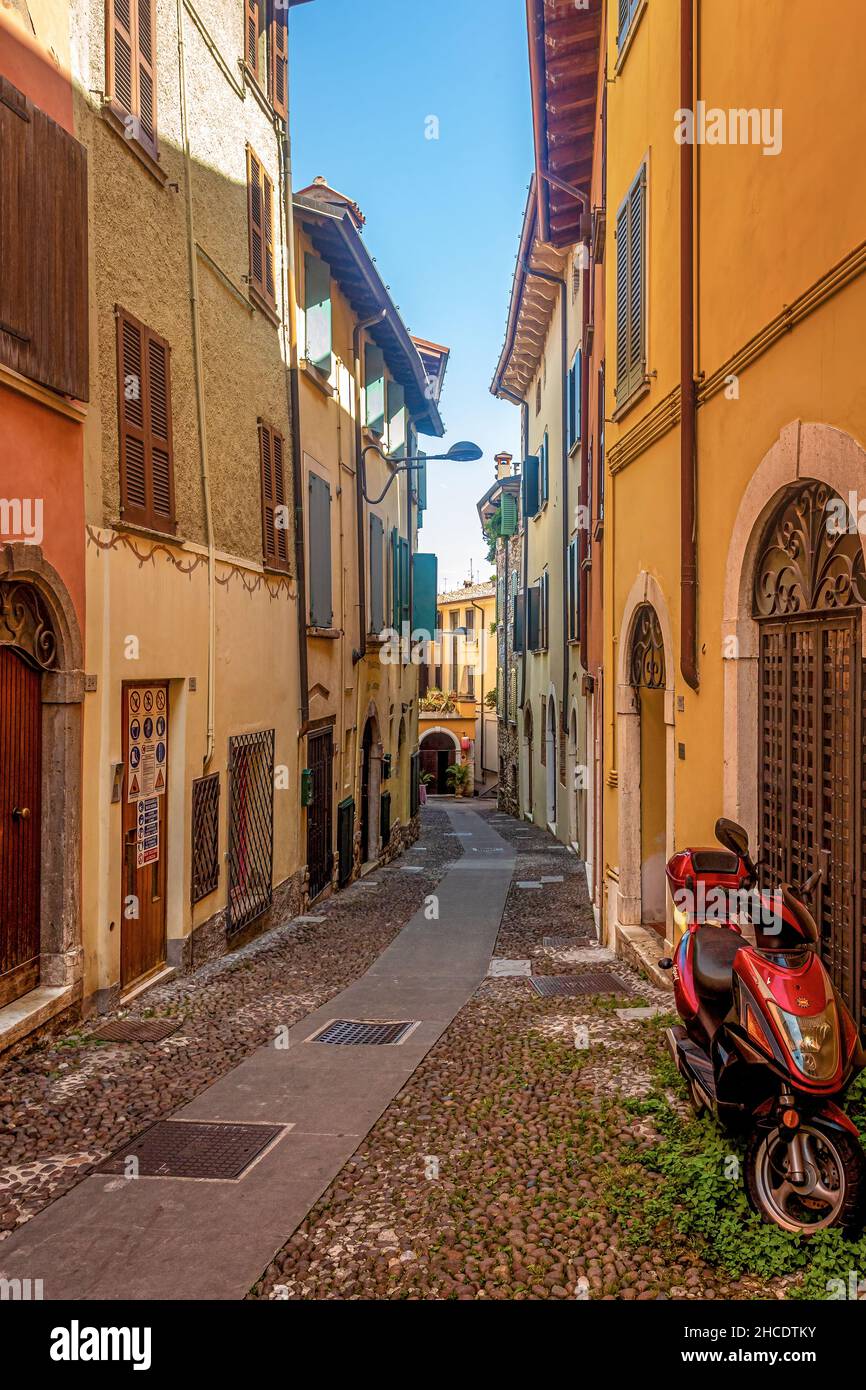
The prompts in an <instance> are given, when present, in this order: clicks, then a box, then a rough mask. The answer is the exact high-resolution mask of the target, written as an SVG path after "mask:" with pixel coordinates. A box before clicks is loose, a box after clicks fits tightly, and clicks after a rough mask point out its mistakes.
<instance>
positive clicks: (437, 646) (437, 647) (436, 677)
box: [433, 608, 442, 690]
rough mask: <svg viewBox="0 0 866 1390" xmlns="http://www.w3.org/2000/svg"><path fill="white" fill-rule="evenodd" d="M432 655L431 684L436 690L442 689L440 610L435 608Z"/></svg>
mask: <svg viewBox="0 0 866 1390" xmlns="http://www.w3.org/2000/svg"><path fill="white" fill-rule="evenodd" d="M433 656H434V658H435V665H434V667H433V685H434V688H435V689H436V690H441V689H442V611H441V609H438V608H437V610H436V637H435V640H434V642H433Z"/></svg>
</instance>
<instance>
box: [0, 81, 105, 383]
mask: <svg viewBox="0 0 866 1390" xmlns="http://www.w3.org/2000/svg"><path fill="white" fill-rule="evenodd" d="M0 362H3V363H4V364H5V365H6V366H8V367H11V368H12V369H13V371H16V372H20V373H21V375H22V376H26V377H29V378H30V379H31V380H32V381H38V382H40V383H41V384H42V385H43V386H48V387H50V388H51V389H52V390H54V391H59V392H61V393H62V394H64V395H67V396H74V397H76V398H77V399H78V400H84V401H86V400H88V399H89V394H90V389H89V384H88V383H89V361H88V295H87V152H86V150H85V149H84V146H83V145H80V144H79V143H78V141H77V140H75V139H73V137H72V136H71V135H69V134H68V133H67V132H66V131H65V130H63V129H62V127H61V126H59V125H57V124H56V123H55V122H54V121H52V120H51V119H50V118H49V117H48V116H46V115H45V113H44V111H40V109H39V108H38V107H37V106H34V105H33V103H32V102H31V101H29V100H28V99H27V98H26V97H25V96H24V94H23V93H22V92H19V91H18V89H17V88H16V87H14V86H13V85H12V83H11V82H9V81H8V80H7V79H6V78H4V77H0Z"/></svg>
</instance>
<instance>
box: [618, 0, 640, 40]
mask: <svg viewBox="0 0 866 1390" xmlns="http://www.w3.org/2000/svg"><path fill="white" fill-rule="evenodd" d="M640 3H641V0H619V20H618V23H617V31H616V46H617V48H622V46H623V44H624V42H625V39H626V35H627V34H628V31H629V29H630V28H631V22H632V20H633V19H634V17H635V15H636V14H637V11H638V8H639V6H640Z"/></svg>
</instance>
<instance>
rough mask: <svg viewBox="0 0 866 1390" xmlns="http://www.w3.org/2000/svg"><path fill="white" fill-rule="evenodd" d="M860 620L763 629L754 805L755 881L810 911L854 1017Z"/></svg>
mask: <svg viewBox="0 0 866 1390" xmlns="http://www.w3.org/2000/svg"><path fill="white" fill-rule="evenodd" d="M860 622H861V619H860V613H859V611H857V612H852V613H848V614H840V615H839V616H838V617H832V618H831V617H825V616H822V617H814V618H798V619H792V620H789V621H787V622H768V623H763V624H762V625H761V646H760V735H759V736H760V746H759V778H760V781H759V788H758V790H759V799H760V825H761V844H762V850H763V864H762V876H763V880H764V883H765V885H766V886H767V887H768V888H773V887H775V886H776V885H777V884H778V883H779V882H787V883H791V884H792V886H793V888H794V890H795V892H796V890H797V888H798V887H799V885H800V884H802V883H803V882H804V881H805V880H806V879H807V878H808V877H809V876H810V874H812V873H813V872H814V871H815V870H816V869H821V870H822V872H823V877H822V880H821V882H820V883H819V884H818V886H817V888H816V889H815V891H814V894H813V896H812V898H811V900H810V901H809V902H808V904H807V906H808V907H809V909H810V911H812V912H813V914H814V917H815V920H816V922H817V923H818V926H819V928H820V931H821V955H822V958H823V960H824V963H825V965H826V966H827V969H828V970H829V972H830V975H831V977H832V979H833V982H834V984H835V985H836V987H837V989H838V990H839V991H840V993H841V994H842V996H843V998H844V999H845V1000H846V1002H847V1003H848V1004H849V1006H850V1007H851V1009H852V1012H853V1013H854V1015H855V1017H857V1016H858V1015H859V1013H860V1010H861V1008H862V1001H861V997H860V993H861V992H860V982H859V976H860V953H861V930H860V927H859V923H860V918H861V903H860V867H861V851H860V842H861V834H862V831H861V826H860V820H859V817H860V800H861V787H860V778H861V756H860V754H861V749H860V728H861V717H860V700H861V690H860V686H861V680H860V660H859V652H860Z"/></svg>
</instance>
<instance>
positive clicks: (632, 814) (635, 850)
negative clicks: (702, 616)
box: [616, 570, 676, 939]
mask: <svg viewBox="0 0 866 1390" xmlns="http://www.w3.org/2000/svg"><path fill="white" fill-rule="evenodd" d="M646 605H649V606H650V607H651V608H652V609H653V610H654V612H655V615H656V617H657V618H658V622H659V627H660V629H661V635H662V642H663V646H664V656H665V684H664V720H665V857H666V858H667V859H669V858H670V856H671V855H672V854H673V852H674V824H675V821H674V757H675V751H676V750H675V746H674V670H675V661H674V645H673V633H672V628H671V620H670V613H669V611H668V606H667V602H666V601H665V596H664V593H663V592H662V588H661V585H660V584H659V582H658V580H657V579H656V578H655V576H654V575H652V574H650V573H649V572H648V571H647V570H642V571H641V572H640V574H639V575H638V576H637V577H636V579H635V581H634V583H633V584H632V586H631V590H630V591H629V595H628V598H627V599H626V602H625V607H624V608H623V614H622V621H621V623H620V640H619V653H618V658H617V686H616V727H617V785H618V789H619V818H618V850H619V888H618V892H617V920H618V921H619V922H620V923H621V925H622V926H640V925H641V916H642V910H641V909H642V894H641V731H640V696H639V692H638V691H637V690H636V688H635V687H634V686H633V685H632V683H631V673H630V662H631V652H632V641H633V638H634V634H635V627H636V624H637V621H638V614H639V611H640V609H641V608H643V607H644V606H646ZM670 935H671V919H670V903H668V938H669V939H670Z"/></svg>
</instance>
